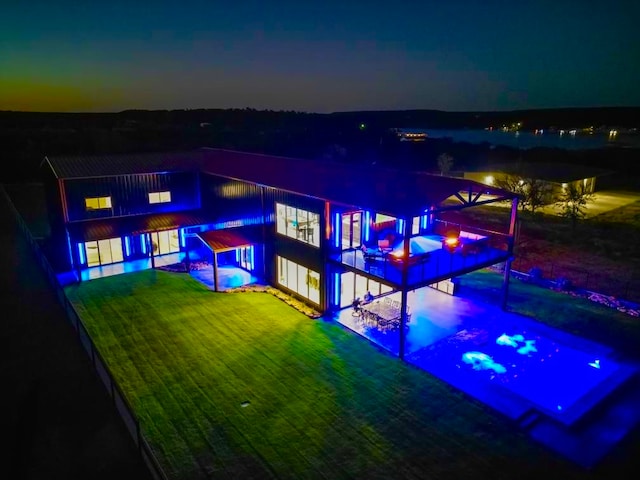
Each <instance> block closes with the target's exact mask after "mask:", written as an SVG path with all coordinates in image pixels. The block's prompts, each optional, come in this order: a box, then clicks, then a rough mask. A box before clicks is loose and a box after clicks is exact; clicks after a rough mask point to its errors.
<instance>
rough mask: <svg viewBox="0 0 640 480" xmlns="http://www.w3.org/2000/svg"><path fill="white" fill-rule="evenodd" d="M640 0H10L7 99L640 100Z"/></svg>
mask: <svg viewBox="0 0 640 480" xmlns="http://www.w3.org/2000/svg"><path fill="white" fill-rule="evenodd" d="M639 21H640V2H638V1H637V0H636V1H615V0H614V1H608V2H595V1H582V2H579V1H563V0H558V1H518V0H514V1H492V0H478V1H462V0H461V1H454V0H451V1H439V2H432V1H418V0H416V1H378V0H370V1H358V2H355V1H348V0H343V1H333V0H325V1H320V2H305V1H295V2H294V1H268V0H265V1H242V0H240V1H225V2H221V1H215V0H209V1H189V0H183V1H176V0H172V1H166V0H155V1H153V2H151V1H147V0H139V1H138V0H128V1H120V0H115V1H106V2H95V1H91V0H89V1H84V2H83V1H78V0H73V1H56V0H48V1H41V0H35V1H5V2H3V5H2V7H1V8H0V110H23V111H57V112H79V111H84V112H114V111H121V110H126V109H149V110H155V109H183V108H245V107H251V108H256V109H259V110H262V109H272V110H296V111H305V112H319V113H325V112H333V111H354V110H404V109H439V110H449V111H463V110H467V111H487V110H513V109H523V108H553V107H591V106H640V26H639Z"/></svg>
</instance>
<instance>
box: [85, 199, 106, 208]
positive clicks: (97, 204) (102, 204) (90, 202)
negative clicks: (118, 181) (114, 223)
mask: <svg viewBox="0 0 640 480" xmlns="http://www.w3.org/2000/svg"><path fill="white" fill-rule="evenodd" d="M84 205H85V207H86V209H87V210H103V209H105V208H111V197H89V198H85V199H84Z"/></svg>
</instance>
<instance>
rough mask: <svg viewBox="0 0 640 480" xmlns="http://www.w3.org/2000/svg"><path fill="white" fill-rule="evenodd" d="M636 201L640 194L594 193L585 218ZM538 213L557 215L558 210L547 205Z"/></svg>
mask: <svg viewBox="0 0 640 480" xmlns="http://www.w3.org/2000/svg"><path fill="white" fill-rule="evenodd" d="M638 201H640V192H629V191H619V190H602V191H596V192H595V194H594V197H593V201H591V202H589V203H588V204H587V206H586V210H585V213H586V216H587V218H591V217H597V216H598V215H602V214H603V213H606V212H610V211H611V210H616V209H617V208H621V207H624V206H626V205H631V204H632V203H635V202H638ZM540 211H541V212H543V213H546V214H549V215H557V214H558V208H557V207H556V206H555V205H547V206H545V207H543V208H541V209H540Z"/></svg>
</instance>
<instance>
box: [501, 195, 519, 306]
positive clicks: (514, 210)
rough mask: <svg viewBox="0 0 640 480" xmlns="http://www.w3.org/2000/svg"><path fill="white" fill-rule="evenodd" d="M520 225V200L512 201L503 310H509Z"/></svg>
mask: <svg viewBox="0 0 640 480" xmlns="http://www.w3.org/2000/svg"><path fill="white" fill-rule="evenodd" d="M517 223H518V198H517V197H516V198H514V199H513V200H511V219H510V221H509V247H508V253H509V258H508V259H507V261H506V262H504V276H503V279H502V305H501V308H502V310H506V309H507V301H508V297H509V280H510V278H511V262H512V261H513V249H514V246H515V244H516V231H517V230H516V226H517Z"/></svg>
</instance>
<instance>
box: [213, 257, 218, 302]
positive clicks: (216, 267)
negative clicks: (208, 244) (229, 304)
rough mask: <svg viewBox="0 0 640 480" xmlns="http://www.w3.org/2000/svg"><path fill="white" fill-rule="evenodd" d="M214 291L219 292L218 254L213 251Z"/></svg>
mask: <svg viewBox="0 0 640 480" xmlns="http://www.w3.org/2000/svg"><path fill="white" fill-rule="evenodd" d="M213 291H214V292H217V291H219V290H218V254H217V253H216V252H215V251H214V252H213Z"/></svg>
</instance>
